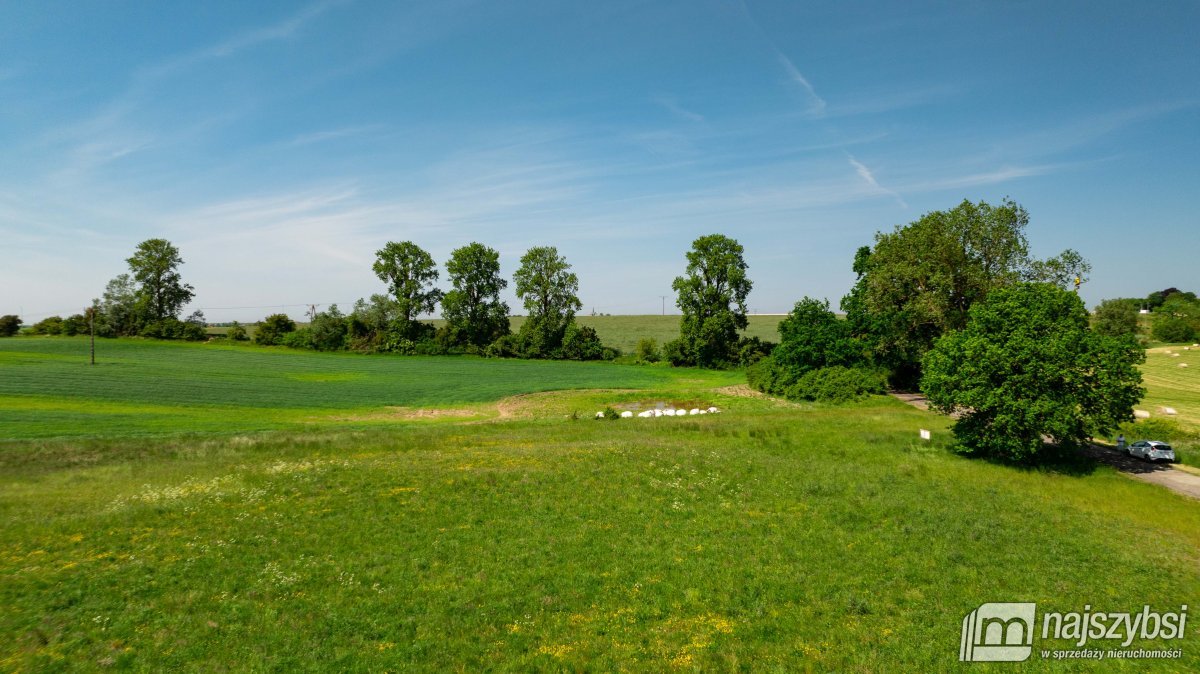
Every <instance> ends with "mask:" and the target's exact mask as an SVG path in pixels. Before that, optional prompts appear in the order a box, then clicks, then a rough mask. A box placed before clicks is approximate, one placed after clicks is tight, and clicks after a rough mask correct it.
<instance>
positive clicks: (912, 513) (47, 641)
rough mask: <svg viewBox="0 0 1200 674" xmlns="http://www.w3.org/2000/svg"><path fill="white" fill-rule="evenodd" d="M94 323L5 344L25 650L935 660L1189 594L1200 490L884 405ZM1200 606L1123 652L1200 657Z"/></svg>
mask: <svg viewBox="0 0 1200 674" xmlns="http://www.w3.org/2000/svg"><path fill="white" fill-rule="evenodd" d="M83 344H84V343H83V342H82V341H80V340H73V339H46V340H34V339H26V338H18V339H14V340H6V341H0V386H2V387H4V390H3V393H2V396H0V415H2V416H0V427H3V428H4V429H6V430H5V432H4V435H5V437H10V438H18V439H12V440H8V441H3V442H0V522H2V523H3V526H2V527H0V579H2V581H0V670H3V671H99V670H107V669H130V670H135V671H214V670H239V671H245V670H268V669H270V670H279V671H331V670H332V671H345V670H352V671H398V670H403V671H412V670H417V671H438V672H441V671H481V670H505V671H530V670H532V671H574V670H591V671H612V670H627V671H697V670H699V671H713V670H717V671H725V670H772V671H862V672H867V671H945V670H951V669H956V668H957V667H958V666H959V663H958V652H959V637H960V627H961V622H962V618H963V616H965V615H966V614H967V613H968V612H969V611H971V610H973V609H975V608H976V607H978V606H979V605H980V604H981V603H984V602H1005V601H1028V602H1037V603H1038V607H1039V610H1048V611H1064V612H1066V611H1083V610H1084V606H1085V605H1090V606H1092V607H1094V608H1095V609H1096V610H1106V611H1121V612H1125V611H1128V612H1137V611H1140V610H1141V609H1142V606H1143V605H1147V604H1148V605H1150V606H1151V607H1153V608H1154V609H1155V610H1159V611H1170V610H1178V608H1179V606H1180V605H1181V604H1189V605H1195V603H1196V598H1197V597H1198V596H1200V563H1198V562H1200V504H1198V503H1196V502H1195V501H1190V500H1187V499H1185V498H1183V497H1180V496H1177V495H1175V494H1173V493H1171V492H1168V491H1166V490H1164V489H1161V488H1158V487H1155V486H1153V485H1148V484H1144V483H1141V482H1136V481H1134V480H1130V479H1128V478H1126V477H1124V476H1121V475H1118V474H1117V473H1116V472H1114V471H1113V470H1111V469H1109V468H1107V467H1105V466H1100V465H1093V464H1089V463H1086V462H1083V461H1082V460H1081V461H1080V462H1078V463H1070V464H1063V465H1059V466H1057V467H1053V468H1047V469H1040V470H1024V469H1017V468H1012V467H1008V466H1001V465H995V464H992V463H988V462H984V461H978V460H971V459H967V458H963V457H960V456H958V455H956V454H954V453H952V452H951V451H949V449H948V445H949V434H948V433H947V431H946V427H947V425H946V422H945V420H944V419H943V418H941V417H938V416H934V415H931V414H929V413H926V412H922V411H919V410H916V409H913V408H911V407H908V406H906V405H903V404H901V403H899V402H897V401H895V400H892V399H890V398H884V397H880V398H874V399H871V400H868V401H865V402H861V403H855V404H851V405H845V406H825V405H815V404H814V405H797V404H791V403H785V402H782V401H777V400H773V399H770V398H764V397H761V396H754V395H752V394H750V393H749V392H747V391H746V390H745V388H744V387H742V386H739V385H737V384H739V382H740V381H741V375H740V374H739V373H711V372H699V371H695V370H686V369H683V370H672V369H669V368H656V367H640V368H639V367H632V366H619V365H614V364H611V363H600V364H579V363H525V362H510V361H488V360H478V359H468V358H441V359H420V358H388V357H366V356H354V355H327V354H313V353H309V352H294V351H287V350H282V349H256V348H242V347H215V346H214V345H194V344H193V345H176V344H162V343H155V342H141V341H128V342H125V341H117V342H102V343H101V345H102V346H103V347H104V348H105V351H102V354H103V355H102V357H101V360H102V362H105V361H107V362H108V363H110V364H108V365H103V366H102V365H98V366H96V368H88V366H86V365H85V364H83V361H82V360H81V358H80V354H81V353H82V351H81V350H80V347H81V346H82V345H83ZM89 373H91V374H89ZM89 376H90V377H94V379H87V378H86V377H89ZM431 379H432V380H433V385H432V386H430V385H429V382H430V380H431ZM60 380H62V381H60ZM293 386H294V387H296V388H295V389H293V388H292V387H293ZM172 388H182V389H184V391H183V392H177V391H172V390H170V389H172ZM22 401H26V402H27V403H29V404H27V405H25V406H24V407H22V406H21V405H22V404H23V403H22ZM34 402H37V403H38V404H41V405H43V407H37V406H36V405H34V404H33V403H34ZM706 403H707V404H714V405H717V406H718V407H720V408H722V410H723V411H722V413H721V414H716V415H706V416H690V417H687V418H665V417H664V418H656V419H639V418H633V419H620V420H615V421H610V420H596V419H592V418H590V416H591V414H593V413H594V412H595V410H597V409H601V408H602V407H604V406H606V405H611V406H613V407H616V408H623V409H637V408H645V407H650V406H659V405H672V406H698V405H702V404H706ZM106 406H109V407H106ZM142 406H145V407H147V408H152V409H158V408H161V409H160V413H161V415H162V416H161V418H159V419H157V420H154V419H153V415H152V414H145V413H144V412H141V411H139V410H140V409H141V407H142ZM97 409H99V410H101V411H100V412H95V411H94V410H97ZM118 410H125V411H124V412H121V411H118ZM189 410H190V411H191V413H192V416H187V414H186V413H187V412H189ZM446 411H450V412H451V413H450V414H448V415H442V416H439V412H446ZM575 411H578V412H580V413H581V416H580V417H579V418H572V415H571V413H572V412H575ZM460 413H461V414H460ZM123 414H124V415H128V416H122V415H123ZM259 414H265V415H267V416H266V417H265V420H263V421H261V422H260V421H259V419H258V416H257V415H259ZM272 415H277V416H272ZM310 417H312V418H317V419H318V421H312V420H311V419H310ZM222 424H224V425H222ZM13 428H16V429H17V430H16V431H13V430H10V429H13ZM922 428H925V429H931V430H932V431H933V440H932V441H930V442H923V441H921V440H919V439H918V434H917V431H918V429H922ZM55 429H57V430H58V431H59V432H54V431H55ZM263 429H268V430H263ZM196 431H200V432H201V433H196ZM185 432H186V433H185ZM52 435H57V436H61V437H55V438H51V437H49V436H52ZM1197 625H1200V621H1195V620H1192V621H1189V622H1188V630H1187V633H1186V635H1185V639H1184V640H1183V641H1174V642H1170V643H1169V644H1166V643H1164V642H1163V641H1161V640H1144V641H1143V640H1135V641H1134V642H1133V643H1132V645H1131V646H1130V648H1139V647H1145V648H1164V647H1167V646H1170V647H1181V648H1182V651H1183V658H1182V659H1181V660H1173V661H1166V662H1163V661H1157V662H1156V661H1143V662H1138V663H1134V664H1137V665H1138V667H1137V668H1138V669H1145V668H1154V667H1161V668H1162V669H1163V670H1164V671H1195V670H1196V669H1197V668H1200V649H1197V648H1195V647H1194V644H1196V643H1197V639H1200V630H1198V628H1197ZM1102 643H1103V642H1102ZM1107 645H1108V646H1112V645H1113V644H1107ZM1035 647H1037V648H1055V649H1072V648H1074V647H1075V644H1074V642H1071V641H1067V640H1062V641H1055V640H1049V641H1046V640H1038V641H1037V642H1035ZM1073 664H1074V663H1067V662H1063V663H1047V662H1043V661H1041V660H1040V659H1039V658H1038V656H1037V654H1036V653H1035V655H1034V657H1033V658H1031V659H1030V661H1028V662H1026V663H1023V664H1014V665H1011V666H1007V667H1005V669H1006V670H1008V669H1011V670H1014V671H1027V670H1037V669H1047V668H1062V669H1072V668H1073ZM1098 664H1099V665H1100V666H1101V667H1103V666H1107V667H1108V668H1110V669H1121V668H1122V667H1128V666H1129V665H1130V664H1131V663H1128V662H1123V661H1106V662H1104V663H1098ZM1056 665H1057V667H1056Z"/></svg>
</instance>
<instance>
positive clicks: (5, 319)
mask: <svg viewBox="0 0 1200 674" xmlns="http://www.w3.org/2000/svg"><path fill="white" fill-rule="evenodd" d="M20 331H21V318H20V317H19V316H14V315H12V314H8V315H6V316H0V337H12V336H13V335H15V334H17V333H18V332H20Z"/></svg>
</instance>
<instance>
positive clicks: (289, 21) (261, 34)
mask: <svg viewBox="0 0 1200 674" xmlns="http://www.w3.org/2000/svg"><path fill="white" fill-rule="evenodd" d="M344 4H346V0H323V1H322V2H316V3H313V4H310V5H307V6H306V7H304V8H302V9H301V10H300V11H298V12H296V13H294V14H292V15H291V16H289V17H287V18H285V19H283V20H282V21H279V22H277V23H274V24H271V25H269V26H261V27H258V28H252V29H250V30H246V31H243V32H241V33H238V34H236V35H233V36H231V37H229V38H226V39H224V40H222V41H220V42H218V43H216V44H212V45H209V46H207V47H203V48H201V49H198V50H196V51H193V52H189V53H186V54H183V55H180V56H176V57H174V58H172V59H168V60H166V61H163V62H161V63H157V64H154V65H152V66H149V67H146V68H144V69H143V70H141V71H140V72H139V73H138V76H139V77H140V78H141V79H143V80H154V79H157V78H160V77H164V76H166V75H170V74H172V73H173V72H175V71H177V70H180V69H183V68H187V67H189V66H193V65H196V64H197V63H200V62H202V61H207V60H212V59H220V58H227V57H229V56H233V55H234V54H237V53H238V52H240V51H243V50H246V49H250V48H253V47H257V46H259V45H262V44H266V43H268V42H277V41H281V40H287V39H290V38H292V37H294V36H295V35H296V34H298V33H299V32H300V31H301V29H303V28H304V26H305V25H306V24H307V23H309V22H311V21H312V20H313V19H316V18H317V17H319V16H321V15H322V14H324V13H326V12H328V11H329V10H331V9H333V8H334V7H337V6H339V5H344Z"/></svg>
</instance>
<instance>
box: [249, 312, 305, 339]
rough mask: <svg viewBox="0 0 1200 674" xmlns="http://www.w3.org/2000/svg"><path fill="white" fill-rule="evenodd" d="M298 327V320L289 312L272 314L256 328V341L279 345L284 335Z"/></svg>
mask: <svg viewBox="0 0 1200 674" xmlns="http://www.w3.org/2000/svg"><path fill="white" fill-rule="evenodd" d="M295 329H296V322H295V321H293V320H292V319H291V318H288V315H287V314H271V315H270V316H267V317H266V318H264V319H263V321H262V323H259V324H258V327H257V328H255V330H254V343H255V344H261V345H263V346H278V345H279V344H282V343H283V336H284V335H286V334H287V333H289V332H293V331H294V330H295Z"/></svg>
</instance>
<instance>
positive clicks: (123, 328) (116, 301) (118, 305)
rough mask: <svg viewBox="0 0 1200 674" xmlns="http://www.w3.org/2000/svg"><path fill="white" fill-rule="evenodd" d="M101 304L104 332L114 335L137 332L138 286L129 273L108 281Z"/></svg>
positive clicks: (126, 334) (100, 313)
mask: <svg viewBox="0 0 1200 674" xmlns="http://www.w3.org/2000/svg"><path fill="white" fill-rule="evenodd" d="M99 305H100V312H99V315H100V316H102V317H103V324H104V330H103V331H102V334H107V335H109V336H113V337H115V336H118V335H124V336H128V335H136V334H137V332H138V320H139V319H138V288H137V284H136V283H134V281H133V279H132V278H130V276H129V274H121V275H119V276H117V277H116V278H114V279H113V280H111V281H109V282H108V285H107V286H106V287H105V288H104V298H103V299H102V300H100V302H99Z"/></svg>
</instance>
